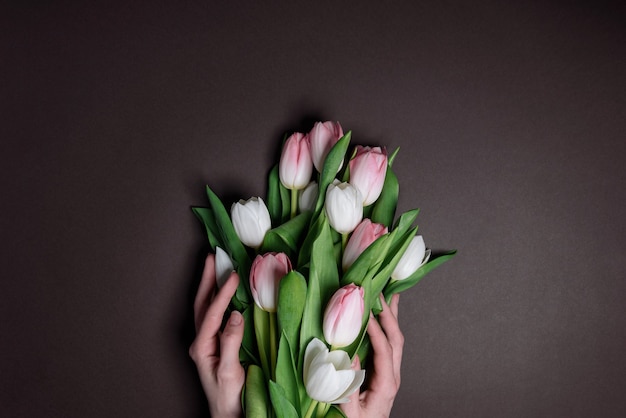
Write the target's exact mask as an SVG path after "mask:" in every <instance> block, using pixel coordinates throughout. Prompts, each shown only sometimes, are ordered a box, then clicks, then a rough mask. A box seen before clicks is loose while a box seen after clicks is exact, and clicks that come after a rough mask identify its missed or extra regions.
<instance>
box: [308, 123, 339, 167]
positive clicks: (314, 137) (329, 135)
mask: <svg viewBox="0 0 626 418" xmlns="http://www.w3.org/2000/svg"><path fill="white" fill-rule="evenodd" d="M342 136H343V129H341V125H340V124H339V122H331V121H328V122H323V123H322V122H315V124H314V125H313V129H311V132H309V142H310V143H311V157H312V159H313V164H314V165H315V168H316V169H317V171H318V172H320V173H321V172H322V169H323V168H324V160H326V156H327V155H328V153H329V152H330V150H331V149H332V147H333V146H334V145H335V144H336V143H337V141H339V140H340V139H341V137H342ZM339 169H341V166H340V167H339Z"/></svg>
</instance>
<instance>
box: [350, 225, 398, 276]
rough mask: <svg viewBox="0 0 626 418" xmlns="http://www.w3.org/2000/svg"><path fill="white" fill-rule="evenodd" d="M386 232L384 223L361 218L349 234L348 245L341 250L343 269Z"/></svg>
mask: <svg viewBox="0 0 626 418" xmlns="http://www.w3.org/2000/svg"><path fill="white" fill-rule="evenodd" d="M387 232H388V230H387V227H386V226H385V225H383V224H377V223H374V222H372V221H371V220H369V219H367V218H365V219H363V220H362V221H361V223H360V224H359V225H358V226H357V227H356V229H355V230H354V232H353V233H352V236H350V240H349V241H348V245H346V249H345V250H344V252H343V260H342V263H341V264H342V266H343V270H344V271H345V270H348V268H349V267H350V266H351V265H352V264H353V263H354V262H355V261H356V259H357V258H358V257H359V256H360V255H361V253H362V252H363V251H365V249H366V248H367V247H369V246H370V245H371V244H372V243H373V242H374V241H376V239H378V238H379V237H381V236H383V235H385V234H386V233H387Z"/></svg>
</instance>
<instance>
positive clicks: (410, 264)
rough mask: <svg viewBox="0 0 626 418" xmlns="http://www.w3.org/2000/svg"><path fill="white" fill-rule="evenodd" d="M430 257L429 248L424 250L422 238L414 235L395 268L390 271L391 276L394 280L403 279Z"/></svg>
mask: <svg viewBox="0 0 626 418" xmlns="http://www.w3.org/2000/svg"><path fill="white" fill-rule="evenodd" d="M429 258H430V250H428V251H427V250H426V245H425V244H424V238H422V236H421V235H416V236H414V237H413V239H412V240H411V242H410V244H409V246H408V247H407V248H406V251H404V254H402V257H400V261H398V264H397V265H396V268H395V269H394V270H393V273H391V278H392V279H394V280H404V279H406V278H407V277H409V276H410V275H412V274H413V273H415V272H416V271H417V269H418V268H420V267H422V266H423V265H424V264H425V263H426V262H427V261H428V259H429Z"/></svg>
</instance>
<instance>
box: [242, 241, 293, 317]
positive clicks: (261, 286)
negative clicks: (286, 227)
mask: <svg viewBox="0 0 626 418" xmlns="http://www.w3.org/2000/svg"><path fill="white" fill-rule="evenodd" d="M290 271H291V261H289V258H288V257H287V255H286V254H285V253H267V254H264V255H257V256H256V258H255V259H254V261H253V262H252V267H251V268H250V290H251V291H252V297H253V298H254V302H255V303H256V304H257V306H258V307H259V308H261V309H263V310H264V311H266V312H276V304H277V303H276V302H277V299H278V283H279V282H280V279H282V278H283V277H284V276H285V275H286V274H287V273H289V272H290Z"/></svg>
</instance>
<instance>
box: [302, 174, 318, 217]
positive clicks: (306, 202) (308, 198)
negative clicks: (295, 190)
mask: <svg viewBox="0 0 626 418" xmlns="http://www.w3.org/2000/svg"><path fill="white" fill-rule="evenodd" d="M318 193H319V187H318V186H317V182H315V181H312V182H310V183H309V184H308V186H306V187H305V189H304V190H302V193H300V197H299V198H298V208H299V209H300V212H306V211H311V212H312V211H313V210H314V209H315V202H317V195H318Z"/></svg>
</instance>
